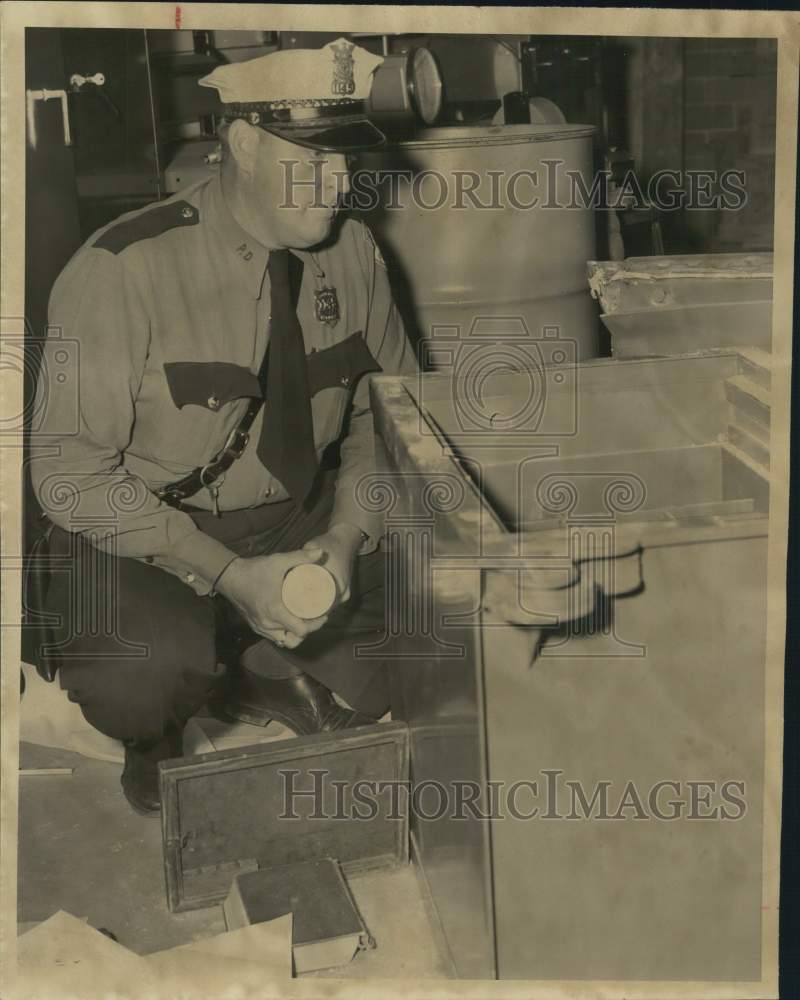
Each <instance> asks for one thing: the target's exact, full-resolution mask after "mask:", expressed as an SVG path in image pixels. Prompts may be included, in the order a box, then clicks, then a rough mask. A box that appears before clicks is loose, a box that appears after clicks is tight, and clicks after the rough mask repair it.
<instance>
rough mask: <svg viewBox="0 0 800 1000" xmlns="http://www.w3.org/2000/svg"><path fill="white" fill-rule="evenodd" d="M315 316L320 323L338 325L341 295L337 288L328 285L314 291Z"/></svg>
mask: <svg viewBox="0 0 800 1000" xmlns="http://www.w3.org/2000/svg"><path fill="white" fill-rule="evenodd" d="M314 316H315V317H316V320H317V322H318V323H329V324H330V325H331V326H336V324H337V323H338V322H339V319H340V318H341V317H340V313H339V297H338V295H337V294H336V289H335V288H331V287H330V286H329V285H326V286H324V287H322V288H318V289H317V290H316V291H315V292H314Z"/></svg>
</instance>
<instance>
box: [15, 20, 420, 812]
mask: <svg viewBox="0 0 800 1000" xmlns="http://www.w3.org/2000/svg"><path fill="white" fill-rule="evenodd" d="M381 61H382V60H381V59H380V57H377V56H374V55H372V54H371V53H369V52H366V51H365V50H363V49H360V48H358V47H356V46H354V45H352V44H351V43H349V42H347V41H345V40H343V39H340V40H338V41H337V42H334V43H332V44H330V45H327V46H325V47H323V48H322V49H319V50H290V51H284V52H276V53H271V54H269V55H266V56H262V57H259V58H257V59H253V60H251V61H248V62H245V63H238V64H230V65H225V66H220V67H218V68H217V69H215V70H214V72H212V73H211V74H210V75H209V76H207V77H205V78H204V79H203V80H201V81H200V83H201V84H202V85H203V86H210V87H214V88H216V89H217V91H218V93H219V96H220V99H221V101H222V104H223V106H224V121H223V124H222V126H221V130H220V135H221V148H222V162H221V166H220V169H219V172H218V173H217V174H215V175H214V176H213V177H212V178H210V179H207V180H204V181H202V182H200V183H197V184H195V185H194V186H192V187H190V188H188V189H186V190H184V191H182V192H181V193H180V194H178V195H175V196H174V197H171V198H169V199H167V200H166V201H163V202H160V203H157V204H154V205H150V206H148V207H146V208H144V209H141V210H139V211H136V212H131V213H129V214H127V215H124V216H122V217H121V218H120V219H118V220H117V221H116V222H114V223H112V224H111V225H109V226H107V227H105V228H104V229H101V230H100V231H99V232H97V233H95V234H94V235H93V236H92V237H90V238H89V240H88V241H87V242H86V243H85V244H84V245H83V246H82V247H81V248H80V250H78V252H77V253H76V254H75V256H74V257H73V258H72V259H71V260H70V262H69V263H68V265H67V266H66V268H65V269H64V271H63V272H62V274H61V275H60V277H59V279H58V281H57V282H56V284H55V286H54V289H53V292H52V296H51V300H50V308H49V324H50V328H51V329H50V333H49V339H48V343H47V347H46V350H45V356H44V361H43V367H42V374H41V377H40V383H39V402H40V404H41V406H42V408H43V411H44V413H45V417H44V426H43V428H42V433H43V434H44V435H46V436H47V439H48V440H53V439H55V442H56V444H57V447H56V448H49V449H48V450H46V451H45V450H44V449H40V450H39V454H38V457H37V458H36V459H35V461H34V463H33V467H32V475H33V481H34V488H35V490H36V494H37V497H38V499H39V502H40V504H41V506H42V508H43V510H44V512H45V515H46V517H47V519H49V524H50V527H49V529H48V532H49V534H48V538H49V548H50V555H51V564H52V566H53V567H54V570H53V572H52V575H51V582H50V585H49V590H48V595H47V610H48V611H50V612H52V613H54V614H55V615H57V616H58V619H59V620H60V626H59V627H58V628H56V629H55V630H54V633H55V634H54V635H53V636H52V637H51V642H50V643H49V645H48V646H47V647H46V648H44V649H43V650H42V657H43V659H44V660H45V662H46V663H47V665H48V666H49V668H50V670H51V671H52V670H53V669H55V668H56V667H57V668H58V669H59V670H60V682H61V686H62V687H63V688H65V689H66V690H67V691H68V693H69V697H70V699H72V700H73V701H76V702H77V703H78V704H79V705H80V707H81V709H82V711H83V714H84V715H85V717H86V718H87V720H88V721H89V722H90V723H91V724H92V725H93V726H94V727H96V728H97V729H98V730H100V731H101V732H103V733H105V734H107V735H108V736H111V737H114V738H117V739H120V740H122V741H123V742H124V744H125V767H124V770H123V775H122V787H123V791H124V793H125V795H126V797H127V798H128V800H129V802H130V803H131V805H132V806H133V807H134V808H135V809H137V811H139V812H142V813H151V814H152V813H156V812H157V811H158V809H159V795H158V781H157V774H158V772H157V764H158V761H159V760H161V759H164V758H167V757H174V756H179V755H180V754H181V753H182V732H183V728H184V725H185V723H186V721H187V720H188V719H189V718H190V717H191V716H192V715H193V714H195V713H196V712H197V711H198V709H199V708H201V707H202V706H203V705H204V704H205V703H207V702H209V701H211V702H215V701H216V702H224V704H225V708H226V711H227V712H228V714H230V715H233V716H234V717H236V718H240V719H245V720H247V721H250V722H254V723H257V724H261V725H266V724H267V722H269V721H270V720H271V719H278V720H280V721H281V722H283V723H284V724H285V725H287V726H288V727H290V728H291V729H292V730H293V731H294V732H296V733H299V734H301V733H302V734H305V733H314V732H319V731H325V730H336V729H342V728H347V727H353V726H358V725H362V724H366V723H369V722H372V721H373V720H375V719H377V718H379V717H380V716H381V715H382V714H383V713H384V712H385V711H386V709H387V707H388V694H387V678H386V671H385V669H384V666H383V664H381V663H380V662H375V661H372V660H358V659H356V658H355V657H354V652H353V647H354V643H355V642H356V641H363V640H364V638H365V636H366V637H369V636H370V635H373V636H375V635H376V633H378V632H380V631H381V629H382V620H383V614H382V611H383V596H382V589H381V584H382V581H383V569H382V565H383V564H382V556H381V554H380V551H379V548H378V544H379V539H380V534H381V525H380V523H379V522H378V521H377V520H376V517H375V515H374V514H372V513H370V512H369V511H367V510H365V509H364V507H363V506H362V505H361V504H360V503H359V494H358V482H359V480H360V479H361V478H362V477H363V476H364V475H365V474H367V473H369V472H371V471H372V470H373V469H374V463H375V457H374V443H373V442H374V430H373V423H372V414H371V412H370V404H369V391H368V377H367V376H368V375H369V373H370V372H376V371H380V370H382V371H384V372H404V373H409V372H413V371H414V370H415V360H414V357H413V352H412V350H411V348H410V346H409V344H408V342H407V340H406V337H405V334H404V331H403V328H402V324H401V322H400V320H399V317H398V313H397V311H396V309H395V306H394V304H393V302H392V299H391V295H390V291H389V284H388V280H387V274H386V271H385V267H384V266H383V263H382V260H381V257H380V254H379V253H378V251H377V250H376V248H375V245H374V243H373V241H372V237H371V235H370V233H369V231H368V229H367V228H366V227H365V226H364V225H363V224H362V223H360V222H357V221H355V220H352V219H348V218H345V217H344V216H342V215H340V214H339V213H338V212H337V205H338V202H339V199H340V197H341V195H342V193H343V192H344V191H346V188H347V163H346V159H345V157H346V154H347V153H349V152H352V151H355V150H358V149H362V148H365V147H369V146H374V145H377V144H380V143H381V142H382V141H383V136H382V135H381V133H380V132H379V131H378V130H377V129H376V128H375V127H374V126H373V125H372V124H371V123H370V121H369V120H368V119H367V118H366V116H365V114H364V100H365V98H366V97H367V96H368V93H369V87H370V82H371V78H372V74H373V73H374V70H375V69H376V67H377V66H378V65H379V64H380V62H381ZM67 343H70V344H77V348H78V349H77V350H76V351H71V352H67V353H68V354H69V355H70V357H73V358H74V368H73V370H72V371H71V372H70V373H69V377H68V378H65V379H64V380H63V382H62V381H58V380H51V379H50V377H49V374H48V373H49V371H51V370H52V369H53V367H54V365H53V363H52V362H53V361H54V355H56V353H57V352H58V351H62V355H63V352H64V347H65V345H66V344H67ZM64 356H65V355H64ZM61 360H62V361H63V356H62V358H61ZM61 367H62V368H63V364H62V366H61ZM337 448H338V451H339V458H338V462H337V461H334V460H331V455H332V453H335V451H336V449H337ZM305 563H321V564H323V565H324V566H325V568H326V569H327V570H329V571H330V573H331V574H332V575H333V577H334V580H335V583H336V591H337V603H336V606H335V607H334V608H333V609H332V610H331V612H330V613H329V614H327V615H323V616H321V617H318V618H316V619H313V620H310V621H309V620H306V619H303V618H299V617H297V616H295V615H294V614H292V613H291V612H290V611H289V610H288V609H287V608H286V607H285V606H284V604H283V601H282V596H281V595H282V585H283V581H284V577H285V576H286V574H287V572H288V571H289V570H290V569H291V568H293V567H295V566H298V565H301V564H305ZM332 692H336V693H337V694H338V695H339V696H340V700H339V701H337V700H336V699H334V697H333V694H332ZM342 701H343V702H345V703H346V704H347V705H349V706H350V707H349V708H345V707H343V705H342V704H341V702H342Z"/></svg>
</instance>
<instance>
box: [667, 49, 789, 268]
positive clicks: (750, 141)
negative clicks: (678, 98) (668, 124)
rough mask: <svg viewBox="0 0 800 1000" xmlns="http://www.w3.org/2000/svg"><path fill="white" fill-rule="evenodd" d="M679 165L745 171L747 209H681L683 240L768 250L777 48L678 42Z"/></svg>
mask: <svg viewBox="0 0 800 1000" xmlns="http://www.w3.org/2000/svg"><path fill="white" fill-rule="evenodd" d="M683 45H684V133H683V135H684V157H683V159H684V169H686V170H716V171H721V170H726V169H735V170H744V171H745V172H746V182H745V186H746V188H747V192H748V201H747V204H746V206H745V207H744V208H743V209H742V210H740V211H735V212H711V211H693V212H687V213H686V220H685V221H686V234H687V238H688V240H689V243H690V245H691V244H694V245H697V246H698V248H701V249H707V250H722V251H736V250H771V249H772V227H773V196H774V181H775V98H776V82H777V76H776V67H777V62H776V59H777V49H776V45H775V42H774V41H773V40H772V39H768V38H720V39H708V38H697V39H685V40H684V43H683Z"/></svg>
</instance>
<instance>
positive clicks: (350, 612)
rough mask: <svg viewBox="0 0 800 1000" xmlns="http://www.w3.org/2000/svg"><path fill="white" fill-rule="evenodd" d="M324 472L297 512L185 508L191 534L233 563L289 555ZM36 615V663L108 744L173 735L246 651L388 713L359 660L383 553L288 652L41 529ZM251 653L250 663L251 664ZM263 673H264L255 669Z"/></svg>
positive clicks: (385, 685) (324, 507)
mask: <svg viewBox="0 0 800 1000" xmlns="http://www.w3.org/2000/svg"><path fill="white" fill-rule="evenodd" d="M335 475H336V473H335V470H332V471H325V472H323V473H321V474H320V476H319V478H318V481H317V485H316V487H315V490H314V492H313V494H312V497H311V498H310V502H308V503H307V504H306V506H305V507H300V506H298V505H296V504H294V503H293V502H292V501H291V500H287V501H284V502H278V503H273V504H265V505H263V506H262V507H259V508H254V509H248V510H241V511H231V512H224V513H223V514H222V515H221V516H220V517H215V516H214V515H213V514H211V513H206V512H201V511H197V512H195V511H190V515H191V517H192V518H193V520H194V521H195V523H196V524H197V525H198V527H199V528H200V529H201V530H202V531H204V532H206V533H207V534H209V535H211V536H213V537H214V538H216V539H218V540H219V541H221V542H223V543H224V544H225V545H227V546H228V548H230V549H231V550H232V551H233V552H235V553H236V554H237V555H240V556H244V557H248V556H258V555H269V554H271V553H276V552H290V551H293V550H295V549H299V548H301V547H302V545H303V544H304V543H305V542H307V541H309V540H310V539H311V538H313V537H315V536H317V535H320V534H322V533H323V532H324V531H325V530H326V528H327V527H328V523H329V520H330V514H331V510H332V505H333V494H334V485H335ZM49 541H50V544H49V550H50V559H51V567H52V568H51V578H50V584H49V587H48V592H47V598H46V602H45V604H46V611H47V613H48V615H49V616H52V618H51V622H55V624H51V626H50V642H49V643H48V646H47V647H46V648H43V650H42V652H41V655H42V658H43V660H49V666H51V667H52V666H57V667H58V670H59V676H60V682H61V687H62V688H64V689H66V691H67V692H68V696H69V698H70V700H71V701H74V702H77V703H78V704H79V705H80V707H81V710H82V712H83V714H84V716H85V718H86V719H87V721H88V722H89V723H90V724H91V725H92V726H94V728H96V729H98V730H99V731H100V732H102V733H105V734H106V735H107V736H111V737H113V738H115V739H119V740H125V741H136V742H141V743H150V742H155V741H157V740H159V739H161V737H162V736H163V735H164V732H165V730H166V729H167V727H174V726H183V725H184V724H185V723H186V721H187V720H188V719H189V718H191V717H192V716H193V715H194V714H196V713H197V711H198V710H199V709H200V708H201V707H202V706H203V705H204V704H205V703H206V702H208V701H209V700H211V699H214V698H215V697H218V696H220V695H222V694H223V693H224V691H225V688H226V686H227V685H228V684H229V683H235V671H236V669H237V662H238V658H239V656H240V655H241V653H242V652H243V651H244V650H245V649H249V647H252V646H254V645H256V644H258V648H257V649H255V650H250V652H249V654H248V663H249V662H251V661H252V660H253V659H255V661H256V662H264V663H265V664H266V665H268V663H269V660H270V658H275V657H277V658H279V659H282V662H281V663H277V664H275V666H276V667H278V668H279V669H278V671H277V673H278V674H280V668H281V667H282V668H283V673H284V675H285V674H286V666H287V662H288V663H289V664H291V665H293V666H294V667H299V669H301V670H303V671H305V672H306V673H308V674H309V675H311V676H312V677H314V678H315V679H316V680H318V681H320V682H321V683H322V684H324V685H325V686H326V687H328V688H330V689H331V690H332V691H335V692H336V693H337V694H339V695H340V696H341V697H342V698H343V699H344V700H345V701H346V702H347V703H348V704H349V705H350V706H351V707H352V708H354V709H356V710H357V711H359V712H363V713H364V714H366V715H370V716H372V717H373V718H379V717H380V716H381V715H383V714H384V712H385V711H386V710H387V709H388V705H389V674H388V663H387V662H386V661H384V660H382V659H380V658H371V657H369V656H368V657H359V656H358V655H357V654H356V646H359V645H365V646H366V645H374V644H379V643H380V640H381V637H382V635H383V630H384V620H385V615H384V587H383V584H384V556H383V554H382V553H381V552H380V551H377V552H374V553H371V554H367V555H363V556H359V557H358V559H357V561H356V568H355V571H354V576H353V580H352V583H351V592H352V597H351V600H350V601H349V602H347V603H346V604H343V605H341V606H339V607H337V608H336V609H335V610H334V611H333V612H332V613H331V615H330V617H329V619H328V621H327V622H326V624H325V625H324V626H323V627H322V628H321V629H319V630H318V631H316V632H314V633H312V634H311V635H310V636H308V637H307V638H306V639H305V640H304V641H303V643H302V644H301V645H300V646H299V647H298V648H297V649H294V650H289V649H285V648H280V647H277V646H275V644H274V643H272V642H270V641H269V640H267V639H264V638H262V637H259V636H258V635H256V634H255V633H253V632H252V631H251V630H250V629H249V628H248V626H247V624H246V623H245V621H244V620H243V618H242V617H241V615H240V614H239V613H238V611H237V610H236V609H235V608H234V607H233V605H232V604H231V603H230V602H229V601H227V600H226V599H225V598H224V597H222V596H221V595H214V596H198V595H197V594H196V593H195V592H194V590H192V589H191V587H190V586H189V585H188V584H187V583H184V582H183V580H181V579H180V578H178V577H177V576H173V575H172V574H170V573H167V572H165V571H164V570H162V569H160V568H158V567H156V566H153V565H149V564H148V563H146V562H143V561H140V560H137V559H130V558H120V557H116V556H114V555H113V554H109V553H108V552H104V551H101V550H99V549H97V548H96V547H95V546H93V545H91V544H90V543H89V542H88V541H86V540H85V539H84V538H83V537H81V534H80V533H78V532H74V531H64V530H62V529H60V528H58V527H55V526H54V527H53V529H52V533H51V535H50V540H49ZM253 654H255V656H253ZM265 672H268V671H265Z"/></svg>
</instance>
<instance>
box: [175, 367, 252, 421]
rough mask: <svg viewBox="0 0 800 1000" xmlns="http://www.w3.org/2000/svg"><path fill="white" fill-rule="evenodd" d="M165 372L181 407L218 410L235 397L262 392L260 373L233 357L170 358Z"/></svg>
mask: <svg viewBox="0 0 800 1000" xmlns="http://www.w3.org/2000/svg"><path fill="white" fill-rule="evenodd" d="M164 375H165V376H166V379H167V385H168V387H169V391H170V395H171V396H172V401H173V403H174V404H175V405H176V406H177V407H178V409H183V407H184V406H203V407H205V408H206V409H207V410H212V411H215V412H216V411H217V410H219V409H220V408H221V407H223V406H224V405H225V404H226V403H229V402H231V400H234V399H241V398H242V397H244V396H254V397H257V398H258V397H261V395H262V391H261V385H260V383H259V381H258V377H257V376H256V375H254V374H253V373H252V372H251V371H250V369H249V368H244V367H243V366H242V365H235V364H233V363H232V362H230V361H166V362H164Z"/></svg>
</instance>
